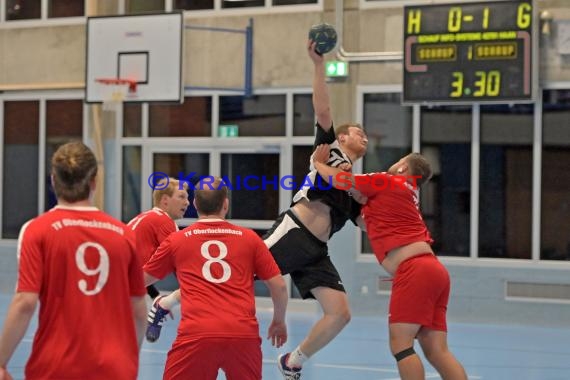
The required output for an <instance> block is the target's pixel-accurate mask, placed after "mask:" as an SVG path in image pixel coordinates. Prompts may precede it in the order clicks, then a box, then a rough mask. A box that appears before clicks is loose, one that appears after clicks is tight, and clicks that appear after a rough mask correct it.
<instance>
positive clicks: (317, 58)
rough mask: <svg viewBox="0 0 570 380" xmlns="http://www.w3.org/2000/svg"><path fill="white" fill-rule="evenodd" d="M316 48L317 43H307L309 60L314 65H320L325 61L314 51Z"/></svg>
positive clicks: (310, 41) (311, 41) (309, 41)
mask: <svg viewBox="0 0 570 380" xmlns="http://www.w3.org/2000/svg"><path fill="white" fill-rule="evenodd" d="M316 46H317V43H316V42H315V41H313V40H308V41H307V51H308V52H309V58H311V60H312V61H313V63H314V64H321V63H323V62H324V61H325V58H324V57H323V56H322V55H320V54H319V53H317V52H316V51H315V47H316Z"/></svg>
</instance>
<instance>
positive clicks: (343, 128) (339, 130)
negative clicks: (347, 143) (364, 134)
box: [334, 123, 364, 136]
mask: <svg viewBox="0 0 570 380" xmlns="http://www.w3.org/2000/svg"><path fill="white" fill-rule="evenodd" d="M350 128H358V129H360V130H364V128H362V125H360V124H358V123H345V124H342V125H339V126H338V127H336V128H335V130H334V132H335V134H336V135H337V136H338V135H348V134H349V133H348V131H349V129H350Z"/></svg>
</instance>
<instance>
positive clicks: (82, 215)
mask: <svg viewBox="0 0 570 380" xmlns="http://www.w3.org/2000/svg"><path fill="white" fill-rule="evenodd" d="M51 164H52V184H53V187H54V190H55V194H56V196H57V198H58V204H57V206H56V207H54V208H53V209H52V210H50V211H48V212H46V213H44V214H42V215H40V216H38V217H37V218H35V219H33V220H31V221H29V222H28V223H26V224H25V225H24V226H23V227H22V230H21V232H20V238H19V242H18V257H19V269H18V283H17V287H16V294H15V295H14V298H13V300H12V303H11V304H10V307H9V309H8V315H7V317H6V321H5V324H4V330H3V332H2V338H1V339H0V342H1V343H0V366H1V367H2V368H5V366H6V364H7V363H8V360H9V359H10V357H11V356H12V354H13V353H14V350H15V349H16V346H17V345H18V343H19V342H20V341H21V340H22V338H23V336H24V334H25V332H26V329H27V328H28V325H29V323H30V319H31V318H32V316H33V314H34V310H35V308H36V306H37V304H38V301H39V304H40V311H39V325H38V329H37V331H36V334H35V337H34V342H33V345H32V353H31V356H30V358H29V360H28V362H27V364H26V368H25V377H26V379H30V380H33V379H84V380H88V379H131V380H134V379H136V377H137V372H138V358H139V348H140V344H141V342H142V336H143V333H144V327H145V316H146V305H145V301H144V295H145V288H144V283H143V273H142V270H141V265H140V261H139V259H138V256H137V254H136V251H135V238H134V234H133V233H132V231H131V230H130V229H129V228H128V227H127V226H126V225H125V224H123V223H121V222H120V221H117V220H115V219H113V218H112V217H111V216H109V215H107V214H105V213H103V212H102V211H99V210H98V209H96V208H95V207H92V206H91V203H90V200H89V199H90V195H91V193H92V191H93V190H94V189H95V177H96V174H97V161H96V159H95V156H94V155H93V153H92V152H91V150H89V148H88V147H87V146H85V145H84V144H83V143H81V142H72V143H68V144H65V145H62V146H61V147H59V149H58V150H57V151H56V152H55V153H54V155H53V158H52V161H51ZM4 375H5V373H3V370H0V379H2V378H3V376H4Z"/></svg>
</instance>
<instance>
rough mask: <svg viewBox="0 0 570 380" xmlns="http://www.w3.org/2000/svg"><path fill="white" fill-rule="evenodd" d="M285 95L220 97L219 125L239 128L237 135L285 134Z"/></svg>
mask: <svg viewBox="0 0 570 380" xmlns="http://www.w3.org/2000/svg"><path fill="white" fill-rule="evenodd" d="M285 104H286V97H285V95H256V96H253V97H249V98H246V97H244V96H221V97H220V125H222V124H232V125H237V126H238V128H239V136H240V137H243V136H285V113H286V108H285Z"/></svg>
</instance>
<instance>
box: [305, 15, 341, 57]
mask: <svg viewBox="0 0 570 380" xmlns="http://www.w3.org/2000/svg"><path fill="white" fill-rule="evenodd" d="M309 39H310V40H313V41H315V42H316V43H317V45H316V46H315V51H316V52H317V53H319V54H321V55H322V54H325V53H328V52H329V51H331V50H332V49H334V47H335V46H336V40H337V36H336V30H334V27H333V26H332V25H330V24H326V23H322V24H316V25H313V26H312V27H311V29H310V30H309Z"/></svg>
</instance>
